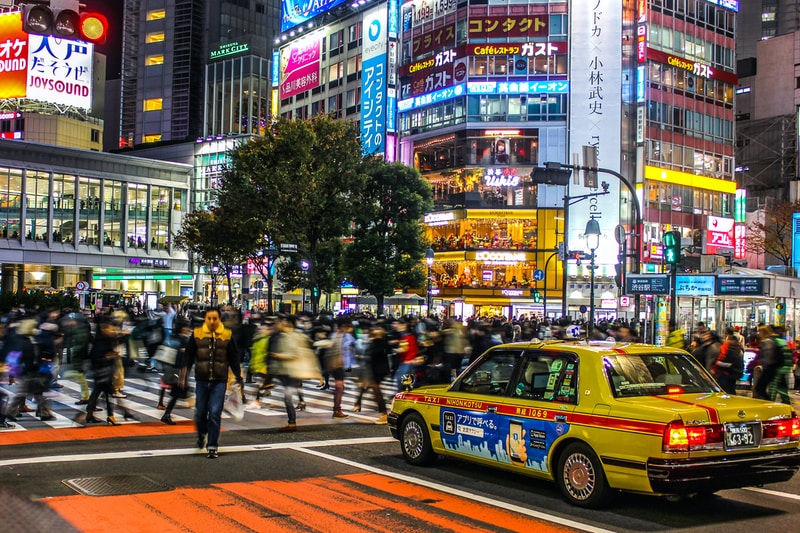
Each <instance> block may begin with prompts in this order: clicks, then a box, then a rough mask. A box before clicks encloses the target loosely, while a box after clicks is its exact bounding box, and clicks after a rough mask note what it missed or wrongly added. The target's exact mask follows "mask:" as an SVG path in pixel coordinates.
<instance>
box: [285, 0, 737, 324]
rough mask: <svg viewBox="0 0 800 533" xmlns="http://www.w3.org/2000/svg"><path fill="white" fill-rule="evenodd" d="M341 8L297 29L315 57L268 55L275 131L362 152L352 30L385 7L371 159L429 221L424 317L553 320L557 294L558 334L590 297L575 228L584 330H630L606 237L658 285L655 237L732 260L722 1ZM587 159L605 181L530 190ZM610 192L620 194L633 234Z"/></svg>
mask: <svg viewBox="0 0 800 533" xmlns="http://www.w3.org/2000/svg"><path fill="white" fill-rule="evenodd" d="M357 6H358V4H357V3H354V4H352V5H351V6H346V5H345V6H340V7H338V8H335V9H332V10H331V13H334V14H330V13H329V14H328V15H326V16H329V17H330V18H331V19H332V22H329V23H325V22H326V21H325V20H324V18H323V19H319V18H317V19H311V23H313V24H316V26H314V27H313V28H309V27H304V28H303V29H304V30H305V31H306V32H307V31H314V30H316V31H317V32H316V33H314V36H313V37H308V36H304V37H302V38H301V37H299V36H295V39H294V40H289V41H288V42H287V43H285V44H281V46H280V55H281V67H280V69H279V73H278V75H277V76H276V78H275V79H273V84H274V85H275V86H276V87H280V90H281V96H280V100H279V101H280V113H281V114H282V115H284V116H287V117H290V118H303V117H307V116H311V115H313V114H315V113H319V112H334V113H336V114H337V115H338V116H339V117H340V118H344V119H353V120H358V121H359V123H360V124H361V128H362V138H364V130H365V128H367V127H372V126H373V125H374V121H371V122H370V123H369V124H365V120H364V106H365V104H366V103H367V102H368V100H367V98H366V97H365V95H364V89H365V87H366V85H365V83H364V78H363V76H362V71H363V72H364V75H366V73H367V69H365V68H364V66H363V65H362V64H361V63H366V59H365V57H366V56H365V54H366V50H367V49H369V50H371V51H372V52H374V47H370V46H368V45H367V44H365V43H364V42H363V41H362V39H364V40H365V39H366V37H367V36H369V35H370V28H373V27H374V25H373V22H370V23H369V24H368V23H367V13H373V12H377V10H379V9H382V8H383V6H387V7H388V13H387V14H386V15H383V14H382V13H380V20H381V21H385V22H386V25H387V28H388V39H387V41H386V44H385V45H383V44H381V45H380V47H379V48H380V50H381V51H385V52H386V58H385V60H384V61H385V68H386V69H387V72H388V76H387V77H386V82H385V89H386V93H381V94H385V95H386V98H385V100H384V101H385V102H386V104H387V106H388V107H389V113H388V115H387V116H386V119H385V135H383V136H382V140H384V141H385V144H383V145H380V146H379V148H378V149H377V150H376V151H377V152H379V153H381V152H382V153H385V155H386V158H387V159H389V160H394V159H397V160H399V161H401V162H403V163H405V164H407V165H410V166H414V167H415V168H417V169H418V170H419V171H420V172H421V173H422V174H423V176H424V177H425V178H426V179H427V180H428V181H429V182H430V183H431V186H432V187H433V190H434V199H435V206H436V209H435V211H434V212H432V213H429V214H428V215H427V216H426V219H425V223H426V231H427V234H428V236H429V237H430V239H431V241H432V243H433V249H434V251H435V252H436V253H435V258H434V263H433V265H432V271H433V276H434V278H435V279H434V284H433V286H434V288H433V290H434V293H435V294H434V307H436V310H437V311H443V310H447V311H448V312H450V313H452V314H456V315H463V316H469V315H471V314H477V315H492V314H496V313H502V314H504V315H506V316H514V315H520V314H537V315H539V316H542V315H544V314H547V315H548V316H560V314H561V305H562V294H564V293H565V292H566V296H567V300H568V303H569V305H568V307H567V309H568V312H569V314H571V315H573V316H580V313H581V311H580V310H581V308H582V307H583V306H584V305H586V304H588V298H589V293H590V285H589V282H588V279H589V270H588V268H587V266H588V261H587V260H586V255H587V253H588V248H587V245H586V243H585V241H584V239H583V233H584V228H585V227H586V224H587V221H588V220H589V219H590V218H591V219H594V220H596V221H598V223H599V225H600V228H601V233H602V236H603V239H604V240H603V241H602V244H601V246H600V247H599V248H598V249H597V250H596V256H597V257H596V263H597V268H596V270H595V287H594V288H595V294H596V295H597V306H596V307H597V310H598V312H597V315H598V318H604V317H615V316H628V317H631V316H632V313H633V311H634V308H633V306H632V305H628V303H627V302H630V299H624V300H622V302H623V303H622V304H621V303H620V302H621V299H620V298H619V296H620V295H621V294H622V292H623V291H622V290H621V287H618V286H617V280H616V279H615V274H616V269H615V265H617V263H618V262H619V255H620V253H621V252H622V250H621V246H619V245H618V244H617V243H615V242H614V241H613V240H612V239H614V237H615V234H616V233H617V231H616V228H617V226H620V225H621V226H622V229H623V230H624V232H623V233H624V235H623V241H624V242H625V244H626V250H625V252H626V253H627V254H628V255H629V256H630V255H632V252H633V251H634V250H636V249H637V248H638V249H640V254H639V256H638V257H628V258H627V259H626V263H627V264H626V269H627V270H631V268H632V267H633V265H636V266H637V267H639V268H641V271H643V272H661V271H663V268H664V267H663V266H662V258H661V246H660V243H661V238H662V236H663V233H664V232H665V231H670V230H678V231H680V232H681V234H682V236H683V237H684V239H689V240H688V243H691V244H693V245H694V244H696V246H697V247H698V248H697V250H696V252H697V253H698V254H699V253H701V252H702V253H710V254H715V253H716V254H726V253H728V252H729V251H730V252H731V253H733V250H734V244H733V243H734V233H735V228H734V223H733V218H732V217H733V206H734V201H733V199H734V194H735V191H736V187H735V184H734V182H733V171H734V169H733V135H734V111H733V93H734V88H735V85H736V81H737V78H736V75H735V74H734V65H735V63H734V61H735V54H734V39H733V32H734V29H735V19H736V13H737V11H738V2H737V1H735V0H715V1H712V0H671V1H669V2H667V1H665V0H636V1H624V2H596V1H594V2H591V1H588V0H573V1H571V2H567V1H563V0H561V1H559V0H527V1H525V0H523V1H512V2H493V1H489V2H472V1H458V0H452V1H444V2H431V1H430V0H408V1H406V2H402V3H400V5H398V6H396V7H395V6H394V3H393V2H388V3H384V4H382V3H367V4H366V5H365V6H363V7H357ZM348 9H349V11H348ZM337 10H338V11H337ZM354 10H355V11H354ZM359 10H368V11H366V12H362V11H359ZM337 13H338V14H337ZM320 20H322V24H320V23H319V22H320ZM371 20H372V19H371ZM359 21H361V23H360V24H359ZM320 26H321V27H320ZM317 28H319V29H317ZM295 29H297V28H296V27H295ZM302 39H307V41H306V42H305V43H303V44H302V45H301V44H299V43H302ZM620 43H621V44H620ZM292 49H294V50H295V52H294V53H291V52H290V51H291V50H292ZM309 50H310V51H309ZM292 57H303V58H304V61H305V62H300V63H298V62H295V63H292V62H291V60H290V58H292ZM394 102H396V104H394ZM393 111H394V112H393ZM587 147H588V148H590V149H591V150H592V152H594V154H596V158H597V166H599V167H601V168H604V169H608V170H609V171H611V172H610V173H605V174H603V173H601V174H600V175H599V176H597V179H595V180H592V179H590V177H589V176H584V175H581V174H578V173H575V175H574V176H573V177H572V178H571V179H570V180H569V184H568V185H566V186H565V185H545V184H537V183H534V182H533V180H532V177H531V174H532V172H533V170H534V169H535V168H536V167H542V166H544V165H545V163H546V162H558V163H561V164H569V165H572V164H576V163H577V164H580V163H581V162H582V161H581V159H582V154H583V153H585V148H587ZM365 150H366V151H372V150H373V146H372V145H367V146H366V148H365ZM613 173H619V174H621V175H622V176H624V177H626V178H627V179H628V181H630V182H631V183H632V184H634V187H635V189H636V193H637V199H638V203H639V204H640V206H641V208H642V212H641V215H642V223H643V225H642V226H641V227H636V226H637V225H636V222H637V221H636V219H635V210H634V206H633V204H634V203H633V202H632V199H631V197H630V194H629V193H628V192H627V189H626V188H625V187H624V186H622V184H621V183H620V182H619V180H617V179H616V178H615V177H614V176H613ZM603 182H605V183H606V186H605V187H604V185H603ZM606 190H607V191H608V193H607V194H605V193H604V191H606ZM565 198H567V202H565ZM567 203H568V205H569V206H571V207H569V214H568V216H566V217H565V212H564V211H565V209H564V208H565V204H567ZM565 218H566V219H567V220H565ZM720 224H721V226H720ZM728 226H730V227H728ZM720 227H725V228H726V229H725V231H722V232H721V231H719V228H720ZM564 241H567V242H568V245H567V249H566V250H564V253H563V254H561V255H560V254H558V253H557V250H558V247H559V245H560V243H563V242H564ZM634 244H636V246H634ZM562 258H563V260H566V261H567V265H566V267H565V266H564V265H563V263H562ZM564 273H566V277H567V279H566V280H564V277H563V274H564ZM545 302H547V309H545ZM584 316H585V315H584Z"/></svg>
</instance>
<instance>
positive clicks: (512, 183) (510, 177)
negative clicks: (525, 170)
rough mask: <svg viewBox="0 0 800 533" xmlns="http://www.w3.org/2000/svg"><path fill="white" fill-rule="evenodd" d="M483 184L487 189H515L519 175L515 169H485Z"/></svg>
mask: <svg viewBox="0 0 800 533" xmlns="http://www.w3.org/2000/svg"><path fill="white" fill-rule="evenodd" d="M483 183H484V184H486V185H487V186H488V187H516V186H517V185H519V174H517V169H516V168H487V169H486V174H484V175H483Z"/></svg>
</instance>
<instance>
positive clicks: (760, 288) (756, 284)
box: [717, 276, 764, 294]
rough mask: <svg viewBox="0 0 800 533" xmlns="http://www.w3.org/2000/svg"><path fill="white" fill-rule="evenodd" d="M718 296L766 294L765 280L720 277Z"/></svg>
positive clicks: (718, 280) (718, 279)
mask: <svg viewBox="0 0 800 533" xmlns="http://www.w3.org/2000/svg"><path fill="white" fill-rule="evenodd" d="M717 294H764V278H745V277H743V276H730V277H723V276H719V277H718V278H717Z"/></svg>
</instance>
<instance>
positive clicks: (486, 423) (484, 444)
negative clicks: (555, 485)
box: [440, 408, 570, 472]
mask: <svg viewBox="0 0 800 533" xmlns="http://www.w3.org/2000/svg"><path fill="white" fill-rule="evenodd" d="M545 413H546V411H544V412H543V413H542V414H545ZM545 416H547V415H546V414H545ZM440 428H441V429H440V436H441V439H442V443H443V445H444V446H445V447H446V448H448V449H449V450H452V451H454V452H457V453H461V454H465V455H470V456H473V457H481V458H483V459H488V460H491V461H498V462H501V463H506V464H511V465H515V466H519V467H521V468H530V469H532V470H538V471H542V472H547V471H548V470H549V469H548V466H547V463H548V460H547V456H548V451H549V450H550V448H551V447H552V445H553V442H555V440H556V439H557V438H559V437H560V436H561V435H563V434H565V433H567V432H568V431H569V428H570V425H569V424H568V423H564V422H556V421H555V420H553V419H548V418H543V419H530V418H522V417H519V418H517V417H513V416H503V415H502V414H501V415H498V414H497V413H490V412H480V411H472V410H466V409H450V408H443V409H442V411H441V415H440Z"/></svg>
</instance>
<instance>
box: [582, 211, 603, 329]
mask: <svg viewBox="0 0 800 533" xmlns="http://www.w3.org/2000/svg"><path fill="white" fill-rule="evenodd" d="M583 237H584V238H585V239H586V245H587V246H588V247H589V250H590V251H591V252H592V256H591V258H590V261H589V268H590V274H589V283H590V286H589V327H588V330H587V332H586V337H587V339H588V338H591V336H592V332H593V331H594V269H595V264H594V258H595V256H594V252H595V250H597V248H598V247H599V246H600V223H599V222H597V220H595V219H594V218H590V219H589V221H588V222H587V223H586V231H585V232H584V233H583Z"/></svg>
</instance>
